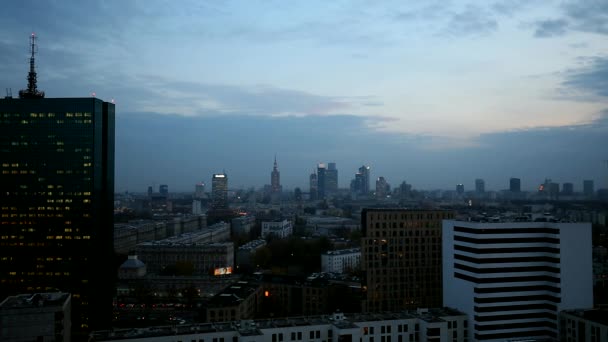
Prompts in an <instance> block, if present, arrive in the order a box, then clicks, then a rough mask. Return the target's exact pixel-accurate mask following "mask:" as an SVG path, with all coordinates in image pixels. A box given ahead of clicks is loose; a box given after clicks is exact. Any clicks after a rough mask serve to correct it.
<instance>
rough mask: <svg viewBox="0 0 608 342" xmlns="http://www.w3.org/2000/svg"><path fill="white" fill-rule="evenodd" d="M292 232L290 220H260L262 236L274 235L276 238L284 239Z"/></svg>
mask: <svg viewBox="0 0 608 342" xmlns="http://www.w3.org/2000/svg"><path fill="white" fill-rule="evenodd" d="M292 233H293V226H292V224H291V221H288V220H282V221H271V222H262V236H263V237H264V238H266V237H268V236H270V235H274V236H276V237H278V238H281V239H284V238H287V237H289V236H291V234H292Z"/></svg>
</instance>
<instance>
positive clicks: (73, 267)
mask: <svg viewBox="0 0 608 342" xmlns="http://www.w3.org/2000/svg"><path fill="white" fill-rule="evenodd" d="M0 150H1V154H2V158H1V159H2V160H1V174H0V193H2V195H1V196H0V212H1V214H2V219H1V221H2V224H1V225H0V235H1V236H2V239H1V241H2V242H0V254H1V257H0V297H5V296H7V295H14V294H17V293H28V292H30V293H32V292H45V291H49V290H52V291H55V289H58V290H60V291H63V292H69V293H72V307H73V311H72V322H73V325H72V326H73V327H74V328H75V329H76V330H79V329H81V330H88V329H90V328H98V329H99V328H103V327H107V326H109V324H110V320H111V317H112V296H113V294H114V278H115V273H116V271H115V268H114V263H113V262H112V260H113V256H114V255H113V246H112V244H113V200H114V198H113V196H114V104H112V103H108V102H104V101H102V100H99V99H96V98H54V99H45V98H22V99H12V98H6V99H0Z"/></svg>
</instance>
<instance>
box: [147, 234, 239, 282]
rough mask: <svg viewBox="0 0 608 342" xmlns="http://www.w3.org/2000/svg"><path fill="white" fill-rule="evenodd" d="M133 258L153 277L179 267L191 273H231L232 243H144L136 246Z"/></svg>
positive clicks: (232, 260)
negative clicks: (169, 268)
mask: <svg viewBox="0 0 608 342" xmlns="http://www.w3.org/2000/svg"><path fill="white" fill-rule="evenodd" d="M137 255H138V258H139V259H141V261H143V262H144V263H145V264H146V267H147V272H148V273H153V274H161V273H163V271H165V270H166V268H167V267H175V268H180V267H182V268H183V269H184V272H185V273H191V274H213V273H214V272H216V271H217V272H223V273H232V267H233V266H234V244H233V243H232V242H214V243H186V242H180V243H172V242H160V241H157V242H145V243H142V244H140V245H138V246H137ZM222 270H225V271H222ZM227 270H229V271H227Z"/></svg>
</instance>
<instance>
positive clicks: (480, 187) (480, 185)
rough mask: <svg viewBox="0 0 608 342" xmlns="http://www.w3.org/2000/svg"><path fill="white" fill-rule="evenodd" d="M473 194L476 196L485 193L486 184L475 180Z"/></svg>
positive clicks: (481, 180) (478, 179)
mask: <svg viewBox="0 0 608 342" xmlns="http://www.w3.org/2000/svg"><path fill="white" fill-rule="evenodd" d="M475 192H476V193H478V194H483V193H484V192H486V182H485V181H484V180H483V179H480V178H477V179H476V180H475Z"/></svg>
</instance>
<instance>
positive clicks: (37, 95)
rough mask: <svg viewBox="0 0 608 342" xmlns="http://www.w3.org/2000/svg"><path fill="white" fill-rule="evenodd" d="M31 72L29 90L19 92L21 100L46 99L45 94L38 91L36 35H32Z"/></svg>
mask: <svg viewBox="0 0 608 342" xmlns="http://www.w3.org/2000/svg"><path fill="white" fill-rule="evenodd" d="M30 49H31V56H30V72H29V73H28V74H27V89H23V90H20V91H19V98H21V99H41V98H44V92H43V91H39V90H38V86H37V84H36V83H37V81H38V79H37V78H38V76H37V74H36V59H35V57H34V55H35V54H36V34H35V33H32V35H31V36H30Z"/></svg>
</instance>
